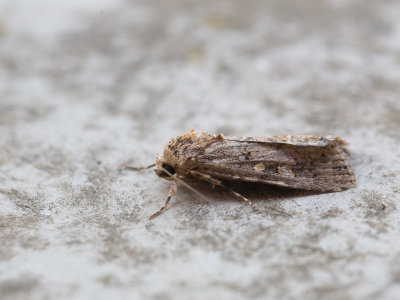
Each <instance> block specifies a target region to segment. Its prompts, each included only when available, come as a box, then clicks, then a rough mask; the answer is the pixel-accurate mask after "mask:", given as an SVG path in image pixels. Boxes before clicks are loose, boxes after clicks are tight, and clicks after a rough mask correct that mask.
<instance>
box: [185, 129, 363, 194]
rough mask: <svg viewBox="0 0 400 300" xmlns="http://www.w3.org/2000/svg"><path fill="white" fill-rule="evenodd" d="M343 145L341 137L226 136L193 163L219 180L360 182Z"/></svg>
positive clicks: (303, 185)
mask: <svg viewBox="0 0 400 300" xmlns="http://www.w3.org/2000/svg"><path fill="white" fill-rule="evenodd" d="M343 145H345V142H344V141H343V140H341V139H340V138H336V137H318V136H311V137H310V136H279V137H245V138H225V139H224V140H222V141H216V142H214V143H212V144H210V145H209V146H208V147H207V148H206V149H204V151H202V152H201V153H197V155H195V156H194V157H193V158H192V159H191V163H190V168H192V169H193V170H196V171H197V172H200V173H202V174H205V175H209V176H211V177H214V178H219V179H228V180H239V181H250V182H260V183H266V184H273V185H279V186H285V187H291V188H298V189H305V190H316V191H341V190H345V189H348V188H351V187H354V186H355V180H354V173H353V171H352V169H351V168H350V166H349V164H348V162H347V153H346V152H345V149H344V147H343Z"/></svg>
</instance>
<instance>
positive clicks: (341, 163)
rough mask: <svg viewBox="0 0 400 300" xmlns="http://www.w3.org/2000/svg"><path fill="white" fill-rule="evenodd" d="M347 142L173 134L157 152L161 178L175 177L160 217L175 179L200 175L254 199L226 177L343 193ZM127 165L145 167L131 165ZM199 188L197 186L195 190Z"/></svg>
mask: <svg viewBox="0 0 400 300" xmlns="http://www.w3.org/2000/svg"><path fill="white" fill-rule="evenodd" d="M346 145H347V143H346V142H345V141H344V140H342V139H341V138H340V137H334V136H291V135H286V136H260V137H225V136H223V135H222V134H219V135H215V134H212V133H208V132H197V131H194V130H193V129H192V130H191V131H190V132H187V133H184V134H182V135H180V136H178V137H176V138H173V139H172V140H170V141H169V142H168V144H167V145H166V146H165V147H164V150H163V151H162V153H160V154H159V155H158V156H157V159H156V164H155V165H154V164H153V165H152V166H149V167H154V166H155V167H156V168H155V172H156V174H157V175H158V176H160V177H162V178H164V179H167V180H171V181H173V184H172V186H171V188H170V191H169V193H168V197H167V200H166V202H165V203H164V205H163V207H162V208H161V209H160V210H159V211H157V212H156V213H155V214H153V215H152V216H150V219H152V218H154V217H156V216H158V215H160V214H161V213H162V212H163V211H164V210H165V209H166V208H167V206H168V203H169V201H170V199H171V197H172V195H173V194H174V193H175V192H176V191H177V182H178V181H179V182H181V183H182V184H184V185H185V186H187V187H188V188H189V189H191V190H194V189H193V188H191V186H190V185H188V184H187V183H186V181H188V180H189V179H190V180H193V179H198V180H202V181H207V182H209V183H211V184H212V185H213V186H215V185H218V186H223V187H225V188H226V189H228V190H229V191H230V192H231V193H233V195H234V196H236V197H238V198H240V199H242V200H243V201H245V202H247V203H248V204H249V205H250V206H251V207H252V208H253V210H255V211H257V207H256V206H255V205H254V204H253V203H251V201H250V200H248V199H247V198H245V197H244V196H242V195H240V194H239V193H237V192H235V191H233V190H232V189H230V188H228V187H227V186H225V185H224V184H223V181H225V180H230V181H245V182H258V183H264V184H270V185H277V186H283V187H288V188H295V189H302V190H310V191H319V192H339V191H344V190H347V189H350V188H353V187H355V177H354V172H353V170H352V168H351V167H350V165H349V162H348V152H347V151H346V148H345V146H346ZM127 168H128V169H134V170H138V169H144V168H132V167H127ZM194 191H196V190H194Z"/></svg>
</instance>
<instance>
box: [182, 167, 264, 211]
mask: <svg viewBox="0 0 400 300" xmlns="http://www.w3.org/2000/svg"><path fill="white" fill-rule="evenodd" d="M188 172H189V174H190V175H192V176H193V177H196V178H198V179H200V180H203V181H207V182H209V183H211V184H212V186H213V187H214V186H216V185H219V186H222V187H224V188H226V189H227V190H228V191H230V192H231V193H232V194H233V195H234V196H236V197H237V198H240V199H242V200H243V201H245V202H246V203H247V204H248V205H250V206H251V208H252V209H253V210H254V211H258V208H257V206H255V205H254V204H253V203H252V202H251V201H250V200H249V199H247V198H246V197H244V196H242V195H241V194H239V193H237V192H235V191H234V190H232V189H230V188H228V187H227V186H226V185H224V184H222V182H221V181H220V180H218V179H215V178H212V177H211V176H210V175H205V174H202V173H199V172H196V171H188Z"/></svg>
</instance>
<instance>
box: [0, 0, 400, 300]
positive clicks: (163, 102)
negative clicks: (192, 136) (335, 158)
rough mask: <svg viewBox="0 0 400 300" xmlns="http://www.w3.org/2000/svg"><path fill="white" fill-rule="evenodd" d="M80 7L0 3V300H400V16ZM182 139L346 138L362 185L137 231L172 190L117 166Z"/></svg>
mask: <svg viewBox="0 0 400 300" xmlns="http://www.w3.org/2000/svg"><path fill="white" fill-rule="evenodd" d="M82 2H83V1H67V0H65V1H50V0H43V1H40V2H39V1H28V0H2V1H0V240H1V244H0V298H1V299H111V298H113V299H250V298H251V299H253V298H254V299H265V298H267V297H269V298H285V299H295V298H301V299H321V298H324V299H362V298H364V299H378V298H379V299H394V298H395V297H396V296H398V295H399V293H400V240H399V235H400V229H399V228H400V218H399V211H398V206H399V204H400V196H399V192H400V185H399V183H400V180H399V173H400V172H399V171H400V151H399V143H400V103H399V101H400V99H399V94H400V80H399V78H400V19H399V17H398V12H399V11H400V2H398V1H372V0H371V1H365V0H362V1H361V0H360V1H356V0H354V1H347V0H340V1H339V0H338V1H333V0H332V1H321V0H303V1H278V0H276V1H255V0H250V1H239V0H238V1H208V0H207V1H204V0H203V1H177V0H165V1H153V0H151V1H111V0H101V1H94V0H91V1H84V4H83V3H82ZM191 128H196V129H198V130H205V131H211V132H215V133H219V132H223V133H224V134H226V135H274V134H288V133H289V134H335V135H340V136H342V137H344V138H345V139H347V140H348V141H349V142H350V146H349V149H350V151H351V155H352V158H351V162H352V164H353V166H354V168H355V172H356V176H357V182H358V187H357V188H355V189H352V190H349V191H346V192H343V193H331V194H310V193H304V192H299V191H287V190H285V189H278V188H273V187H268V186H262V185H251V186H248V185H241V184H237V185H235V186H234V188H235V189H236V190H238V191H240V192H242V193H243V194H244V195H247V196H248V197H249V198H250V199H252V200H253V201H254V202H255V204H256V205H257V206H258V207H259V208H260V213H258V214H255V213H253V212H252V210H251V209H250V208H249V207H248V206H247V205H246V204H244V203H241V202H240V201H237V200H235V199H231V197H230V195H229V194H227V193H226V192H224V191H223V190H219V189H216V190H212V189H211V188H210V187H209V186H208V185H207V184H201V183H200V184H198V185H196V187H197V188H198V189H200V190H201V191H202V192H203V193H204V194H206V195H207V197H208V198H210V201H208V202H207V201H205V200H203V199H202V198H199V197H198V196H197V195H194V194H193V193H191V192H190V191H188V190H186V189H185V188H183V187H181V188H179V192H178V193H177V195H176V196H175V197H174V199H173V201H172V203H171V205H170V207H169V209H168V210H167V211H166V212H165V213H164V214H163V215H161V216H160V217H158V218H156V219H154V220H153V221H149V220H148V219H147V218H148V216H149V215H150V214H152V213H153V212H155V211H156V210H157V209H158V208H159V207H160V206H161V205H162V204H163V202H164V200H165V196H166V194H167V192H168V189H169V182H166V181H163V180H162V179H159V178H157V177H156V176H155V174H153V173H152V172H151V171H145V172H142V173H135V172H127V171H121V167H122V166H123V165H126V164H131V165H147V164H150V163H152V162H153V161H154V159H155V155H156V153H157V152H158V151H159V150H160V148H161V147H162V146H163V145H164V143H165V142H167V141H168V140H169V139H170V138H171V137H174V136H176V135H178V134H180V133H182V132H184V131H187V130H189V129H191ZM382 202H383V203H385V205H386V208H385V209H383V206H382Z"/></svg>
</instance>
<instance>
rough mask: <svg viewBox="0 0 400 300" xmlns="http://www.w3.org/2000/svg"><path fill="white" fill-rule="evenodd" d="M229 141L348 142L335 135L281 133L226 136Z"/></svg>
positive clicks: (304, 144)
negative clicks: (274, 134) (275, 134)
mask: <svg viewBox="0 0 400 300" xmlns="http://www.w3.org/2000/svg"><path fill="white" fill-rule="evenodd" d="M225 139H226V140H228V141H238V142H249V143H267V144H286V145H293V146H302V147H325V146H328V145H330V144H332V143H337V144H339V145H346V144H347V143H346V142H345V141H344V140H342V139H341V138H339V137H335V136H316V135H280V136H256V137H226V138H225Z"/></svg>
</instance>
